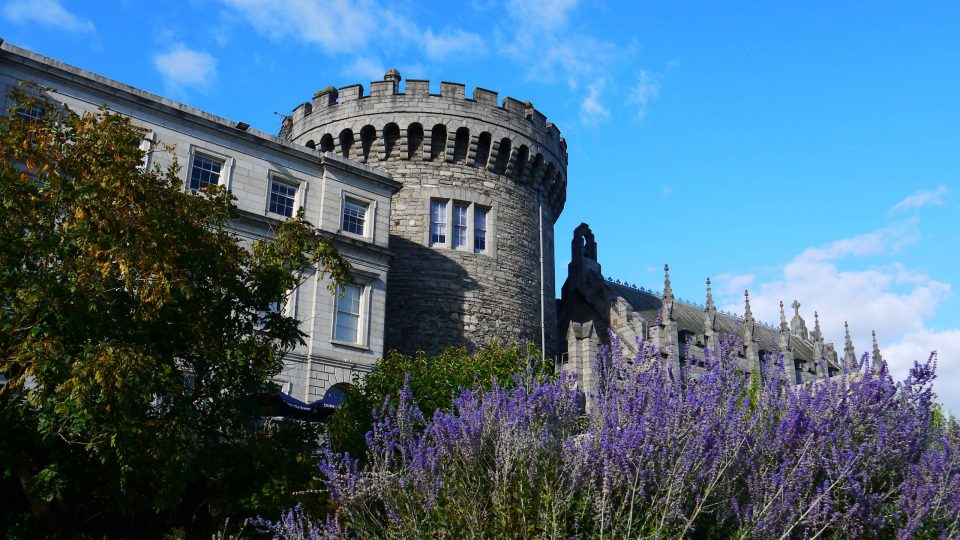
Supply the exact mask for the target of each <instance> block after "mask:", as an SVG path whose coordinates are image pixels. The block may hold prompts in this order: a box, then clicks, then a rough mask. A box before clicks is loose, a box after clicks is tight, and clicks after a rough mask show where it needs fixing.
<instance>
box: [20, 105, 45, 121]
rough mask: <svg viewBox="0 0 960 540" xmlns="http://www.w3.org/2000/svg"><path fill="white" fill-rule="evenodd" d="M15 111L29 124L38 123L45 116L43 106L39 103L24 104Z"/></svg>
mask: <svg viewBox="0 0 960 540" xmlns="http://www.w3.org/2000/svg"><path fill="white" fill-rule="evenodd" d="M14 112H15V113H16V115H17V116H19V117H20V118H22V119H23V120H24V121H25V122H27V123H28V124H36V123H38V122H40V119H42V118H43V107H42V106H41V105H40V104H39V103H31V104H29V105H22V106H20V107H17V108H16V109H15V111H14Z"/></svg>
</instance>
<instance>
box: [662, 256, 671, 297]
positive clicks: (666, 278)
mask: <svg viewBox="0 0 960 540" xmlns="http://www.w3.org/2000/svg"><path fill="white" fill-rule="evenodd" d="M663 297H664V298H668V297H669V298H673V289H672V288H670V265H669V264H664V265H663Z"/></svg>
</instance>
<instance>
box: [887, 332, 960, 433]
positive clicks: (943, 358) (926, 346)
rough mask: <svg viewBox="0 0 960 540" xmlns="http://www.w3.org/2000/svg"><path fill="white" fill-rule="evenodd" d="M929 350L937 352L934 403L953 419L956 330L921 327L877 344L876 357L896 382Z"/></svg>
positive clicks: (959, 346)
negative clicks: (896, 338)
mask: <svg viewBox="0 0 960 540" xmlns="http://www.w3.org/2000/svg"><path fill="white" fill-rule="evenodd" d="M931 351H937V381H936V382H935V383H934V390H935V391H936V392H937V397H938V401H939V402H940V403H941V404H943V405H944V407H946V409H947V410H948V411H949V412H951V413H952V414H953V415H954V416H960V328H954V329H949V330H929V329H926V328H924V329H922V330H918V331H915V332H909V333H907V334H905V335H903V336H902V337H900V339H898V340H894V341H890V342H883V343H881V344H880V354H882V355H883V358H884V359H885V360H887V361H888V362H889V363H890V367H891V371H892V373H893V375H894V377H896V378H898V379H902V378H903V377H905V376H906V375H907V372H908V371H909V370H910V367H911V366H913V362H914V361H915V360H916V361H920V362H923V361H924V360H926V359H927V357H929V356H930V352H931Z"/></svg>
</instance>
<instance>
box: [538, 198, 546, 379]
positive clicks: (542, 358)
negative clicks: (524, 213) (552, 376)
mask: <svg viewBox="0 0 960 540" xmlns="http://www.w3.org/2000/svg"><path fill="white" fill-rule="evenodd" d="M537 228H538V234H539V240H540V364H541V365H543V364H544V363H546V361H547V322H546V320H545V319H546V317H545V312H546V298H545V296H546V290H545V287H544V284H543V275H544V271H543V184H540V187H539V189H537Z"/></svg>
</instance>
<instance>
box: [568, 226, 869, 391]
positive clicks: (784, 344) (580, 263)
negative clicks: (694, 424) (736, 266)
mask: <svg viewBox="0 0 960 540" xmlns="http://www.w3.org/2000/svg"><path fill="white" fill-rule="evenodd" d="M557 305H558V309H557V311H558V319H559V332H560V335H561V336H562V341H561V343H560V346H559V350H560V366H561V369H563V370H565V371H570V372H572V373H575V374H576V375H577V377H578V380H579V381H581V384H582V388H583V389H584V390H586V391H590V390H591V389H592V388H593V387H594V383H595V375H594V360H595V358H596V355H597V352H598V350H599V348H600V346H601V345H609V344H610V341H611V337H612V336H615V337H616V338H617V339H619V341H620V343H621V345H622V347H623V349H624V354H625V355H626V356H630V357H633V356H635V355H636V354H637V353H638V352H639V351H638V350H637V349H638V343H639V342H640V341H646V342H649V343H652V344H653V345H654V346H656V347H657V349H658V350H659V351H660V352H661V356H662V358H663V361H664V362H667V363H670V364H672V367H673V369H674V373H677V374H681V376H682V374H696V373H697V371H698V370H699V366H700V365H702V363H703V360H704V354H705V349H707V348H709V349H712V350H716V348H717V347H718V346H719V343H720V340H721V339H723V338H724V337H725V336H727V335H730V334H732V335H736V336H738V337H739V338H740V340H742V348H741V349H740V350H739V351H737V352H738V357H739V361H740V364H741V366H740V367H741V369H743V370H744V371H747V372H750V371H756V370H759V369H760V367H761V366H760V364H761V362H766V361H769V359H770V358H773V357H775V356H776V355H778V354H782V355H783V361H784V365H785V366H787V369H788V370H789V369H790V368H791V367H792V371H793V379H794V382H795V383H796V384H803V383H808V382H812V381H816V380H818V379H825V378H829V377H834V376H837V375H839V374H840V373H841V372H842V371H843V370H844V368H848V369H851V370H853V369H855V366H857V365H858V362H859V359H858V358H857V355H856V351H855V350H854V348H853V343H852V342H851V340H850V332H849V330H847V332H846V338H845V343H844V349H843V353H842V355H839V354H838V352H837V350H836V349H835V347H834V345H833V343H829V342H826V341H825V340H824V336H823V333H822V331H821V329H820V321H819V318H818V316H817V313H816V312H814V327H813V329H812V330H808V328H807V323H806V321H805V320H804V318H803V317H802V316H801V315H800V303H799V302H797V301H796V300H794V301H793V304H792V306H791V308H792V309H793V315H792V317H791V319H790V320H789V322H788V320H787V316H786V313H785V308H784V305H783V302H781V303H780V322H779V324H778V325H776V326H774V325H769V324H764V323H762V322H760V321H757V320H756V319H755V318H754V316H753V313H752V311H751V309H750V295H749V292H745V293H744V312H743V315H742V316H741V315H735V314H733V313H726V312H721V311H719V310H718V309H717V307H716V305H715V304H714V301H713V294H712V291H711V287H710V278H707V280H706V294H705V301H704V303H703V304H698V303H694V302H688V301H683V300H679V299H678V298H677V297H676V296H675V295H674V293H673V288H672V287H671V284H670V270H669V267H667V266H665V267H664V283H663V289H662V291H659V292H654V291H652V290H649V289H646V288H642V287H636V286H631V285H627V284H626V283H621V282H619V281H612V280H610V279H608V278H605V277H604V276H603V272H602V269H601V266H600V262H599V258H598V256H597V241H596V239H595V238H594V235H593V232H592V231H591V230H590V227H589V226H587V225H586V224H585V223H584V224H580V226H579V227H577V228H576V230H574V233H573V240H572V242H571V254H570V264H569V266H568V273H567V279H566V281H565V282H564V284H563V287H562V289H561V298H560V299H559V300H558V303H557ZM873 354H874V359H875V361H876V360H879V359H880V351H879V348H878V347H877V342H876V336H874V353H873ZM875 363H877V364H879V362H875Z"/></svg>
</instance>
